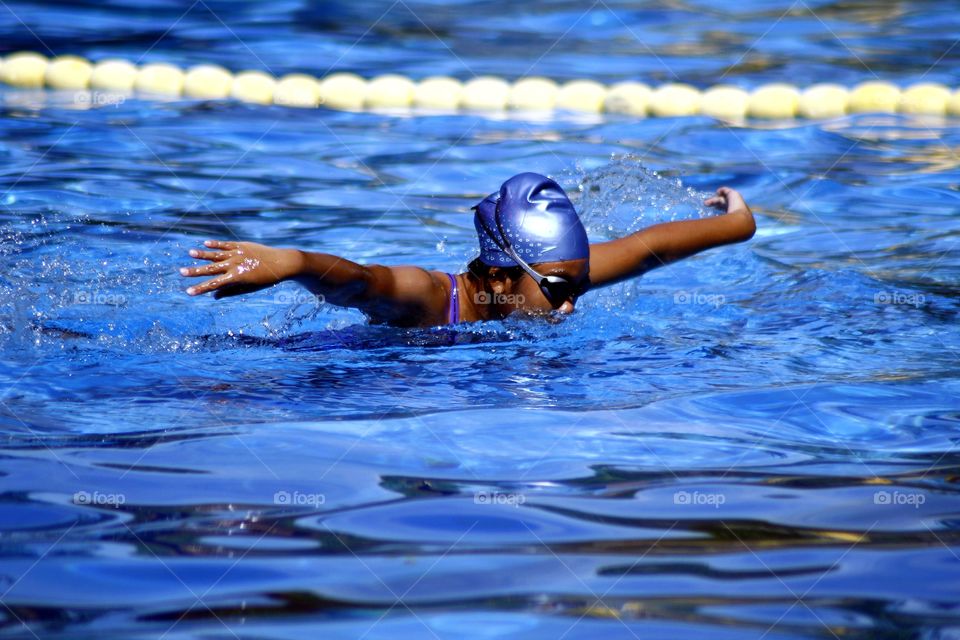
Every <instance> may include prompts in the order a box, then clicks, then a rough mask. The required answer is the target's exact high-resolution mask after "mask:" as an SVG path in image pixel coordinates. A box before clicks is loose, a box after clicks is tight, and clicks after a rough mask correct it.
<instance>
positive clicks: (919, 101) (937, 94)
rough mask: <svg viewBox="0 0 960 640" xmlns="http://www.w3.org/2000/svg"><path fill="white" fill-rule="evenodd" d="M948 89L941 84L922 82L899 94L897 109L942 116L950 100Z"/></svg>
mask: <svg viewBox="0 0 960 640" xmlns="http://www.w3.org/2000/svg"><path fill="white" fill-rule="evenodd" d="M950 98H951V95H950V89H948V88H946V87H945V86H943V85H942V84H936V83H933V82H923V83H920V84H915V85H913V86H910V87H908V88H907V90H906V91H904V92H903V93H902V94H900V104H899V111H900V112H901V113H911V114H917V115H921V114H922V115H931V116H943V115H946V113H947V103H949V102H950Z"/></svg>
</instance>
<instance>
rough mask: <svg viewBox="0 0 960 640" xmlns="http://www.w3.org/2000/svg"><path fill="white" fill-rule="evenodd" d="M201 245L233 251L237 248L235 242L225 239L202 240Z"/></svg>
mask: <svg viewBox="0 0 960 640" xmlns="http://www.w3.org/2000/svg"><path fill="white" fill-rule="evenodd" d="M203 245H204V246H205V247H210V248H211V249H224V250H226V251H233V250H234V249H236V248H237V243H236V242H227V241H225V240H204V241H203Z"/></svg>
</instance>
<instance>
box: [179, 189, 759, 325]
mask: <svg viewBox="0 0 960 640" xmlns="http://www.w3.org/2000/svg"><path fill="white" fill-rule="evenodd" d="M705 204H706V205H707V206H711V207H715V208H718V209H723V210H725V211H726V213H725V214H723V215H718V216H714V217H711V218H703V219H698V220H683V221H680V222H666V223H663V224H657V225H653V226H651V227H647V228H646V229H642V230H640V231H638V232H636V233H633V234H630V235H629V236H625V237H623V238H618V239H616V240H610V241H608V242H600V243H595V244H591V245H590V258H589V260H567V261H563V262H543V263H538V264H534V265H531V266H533V268H534V269H535V270H536V271H537V272H538V273H540V274H541V275H558V276H562V277H564V278H567V279H568V280H571V281H573V282H575V283H576V284H577V285H578V287H579V289H580V291H579V294H582V293H584V292H586V291H587V290H588V289H593V288H597V287H605V286H609V285H612V284H616V283H617V282H622V281H624V280H629V279H631V278H636V277H638V276H640V275H643V274H644V273H646V272H647V271H650V270H651V269H655V268H657V267H660V266H663V265H667V264H670V263H671V262H676V261H677V260H681V259H683V258H686V257H688V256H691V255H694V254H695V253H699V252H701V251H704V250H706V249H710V248H712V247H718V246H721V245H725V244H732V243H735V242H743V241H744V240H749V239H750V238H751V237H753V234H754V232H755V231H756V224H755V222H754V220H753V212H751V211H750V207H748V206H747V203H746V202H744V200H743V197H742V196H741V195H740V194H739V193H738V192H736V191H734V190H733V189H730V188H729V187H721V188H719V189H717V194H716V195H715V196H713V197H711V198H708V199H707V200H706V201H705ZM204 245H205V246H206V247H207V249H208V250H206V251H201V250H198V249H191V250H190V257H192V258H199V259H201V260H208V261H209V264H205V265H202V266H198V267H183V268H181V269H180V274H181V275H183V276H187V277H198V276H214V277H213V278H210V279H208V280H205V281H204V282H201V283H200V284H197V285H193V286H191V287H190V288H188V289H187V293H188V294H190V295H192V296H196V295H200V294H204V293H209V292H211V291H212V292H214V297H215V298H218V299H219V298H223V297H227V296H235V295H239V294H243V293H252V292H254V291H259V290H261V289H265V288H267V287H271V286H273V285H275V284H277V283H279V282H283V281H286V280H293V281H295V282H298V283H300V284H301V285H303V286H304V287H306V288H307V289H308V290H309V291H310V292H311V293H313V294H317V295H323V296H324V298H325V300H326V301H327V302H330V303H333V304H336V305H339V306H343V307H354V308H357V309H360V310H361V311H363V312H364V313H366V314H367V315H368V316H369V317H370V319H371V321H373V322H377V323H386V324H392V325H396V326H407V327H413V326H420V327H432V326H437V325H442V324H446V323H447V305H448V304H449V300H450V293H451V292H450V281H449V280H448V279H447V276H446V274H445V273H444V272H442V271H428V270H426V269H421V268H420V267H385V266H381V265H360V264H357V263H355V262H351V261H350V260H347V259H345V258H340V257H338V256H334V255H330V254H325V253H312V252H307V251H300V250H297V249H279V248H275V247H267V246H264V245H262V244H256V243H253V242H224V241H220V240H208V241H206V242H204ZM456 278H457V287H458V289H459V298H460V319H461V321H464V322H476V321H480V320H497V319H501V318H505V317H506V316H508V315H510V314H512V313H516V312H522V313H527V314H532V315H544V314H547V313H550V312H551V311H559V312H561V313H572V312H573V310H574V306H575V305H576V301H577V297H578V295H571V296H570V297H568V298H567V299H566V300H549V299H547V297H546V295H544V293H543V292H542V291H541V290H540V288H539V286H538V285H537V283H536V282H535V281H534V280H533V278H531V277H530V276H529V275H527V274H525V273H523V272H522V271H518V269H503V268H498V267H490V269H489V271H488V272H487V273H486V274H484V275H482V276H481V275H477V274H474V273H461V274H458V275H457V276H456ZM482 293H485V294H487V295H485V296H484V295H478V294H482ZM485 300H493V301H494V302H493V303H484V301H485Z"/></svg>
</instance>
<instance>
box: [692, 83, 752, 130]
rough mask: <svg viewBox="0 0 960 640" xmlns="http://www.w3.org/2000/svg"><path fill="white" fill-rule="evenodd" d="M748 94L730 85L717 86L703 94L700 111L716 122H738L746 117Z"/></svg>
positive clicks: (748, 103) (748, 104) (748, 101)
mask: <svg viewBox="0 0 960 640" xmlns="http://www.w3.org/2000/svg"><path fill="white" fill-rule="evenodd" d="M749 107H750V94H749V93H747V92H746V91H744V90H743V89H740V88H739V87H734V86H731V85H723V84H721V85H717V86H715V87H710V88H709V89H707V90H706V91H704V92H703V97H702V100H701V103H700V110H701V111H702V112H703V114H704V115H707V116H710V117H712V118H717V119H718V120H730V121H734V122H736V121H740V120H743V119H744V118H746V117H747V111H749Z"/></svg>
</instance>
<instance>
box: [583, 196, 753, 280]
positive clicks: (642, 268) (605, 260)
mask: <svg viewBox="0 0 960 640" xmlns="http://www.w3.org/2000/svg"><path fill="white" fill-rule="evenodd" d="M704 204H706V205H707V206H711V207H716V208H725V209H726V213H725V214H723V215H719V216H714V217H711V218H703V219H699V220H682V221H679V222H666V223H663V224H656V225H653V226H651V227H647V228H646V229H642V230H640V231H638V232H636V233H634V234H631V235H629V236H626V237H623V238H618V239H617V240H611V241H609V242H601V243H597V244H592V245H590V284H591V286H592V287H602V286H605V285H610V284H615V283H617V282H622V281H623V280H627V279H629V278H635V277H637V276H640V275H642V274H644V273H646V272H647V271H650V270H651V269H655V268H657V267H660V266H664V265H667V264H670V263H671V262H676V261H677V260H682V259H683V258H686V257H689V256H692V255H694V254H696V253H699V252H701V251H705V250H707V249H711V248H713V247H718V246H721V245H725V244H732V243H735V242H743V241H744V240H749V239H750V238H752V237H753V234H754V232H755V231H756V228H757V227H756V223H755V222H754V219H753V212H752V211H750V207H748V206H747V203H746V202H744V200H743V197H742V196H741V195H740V194H739V193H738V192H737V191H734V190H733V189H730V188H729V187H721V188H719V189H717V195H715V196H713V197H712V198H708V199H707V200H706V201H705V203H704Z"/></svg>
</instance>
